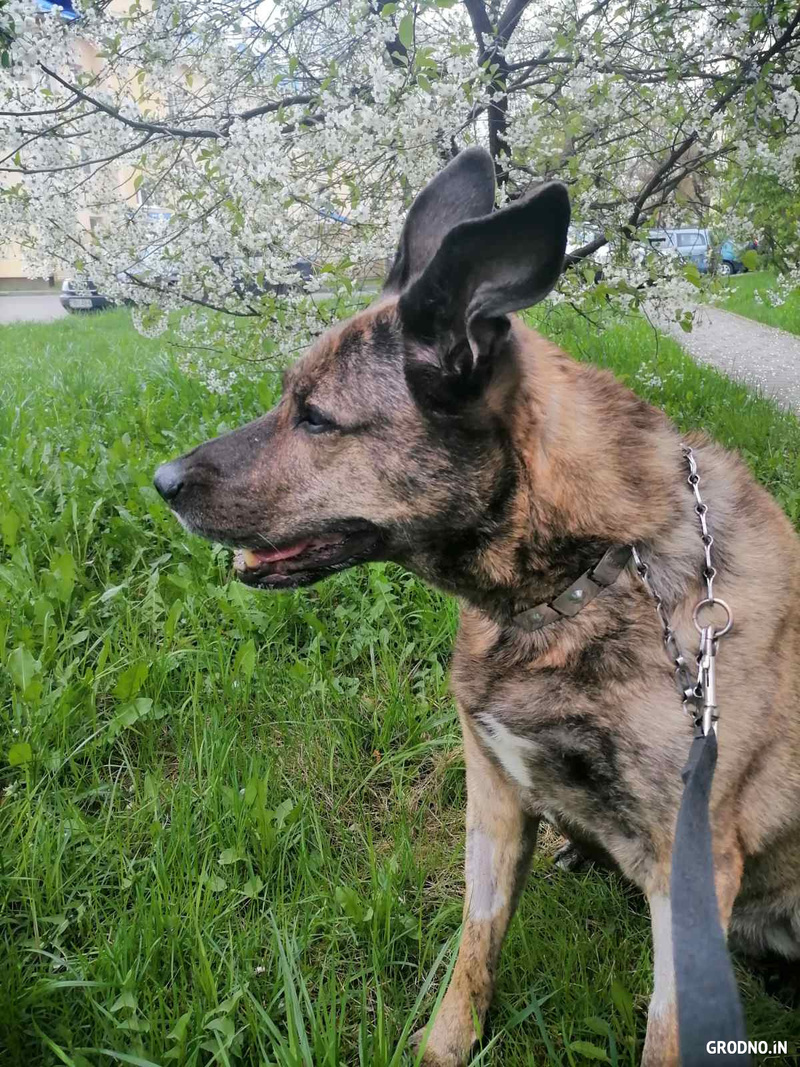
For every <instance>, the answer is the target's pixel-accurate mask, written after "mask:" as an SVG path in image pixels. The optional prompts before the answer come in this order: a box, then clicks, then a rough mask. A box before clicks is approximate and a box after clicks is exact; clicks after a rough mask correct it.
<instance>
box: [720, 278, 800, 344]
mask: <svg viewBox="0 0 800 1067" xmlns="http://www.w3.org/2000/svg"><path fill="white" fill-rule="evenodd" d="M776 283H777V279H776V276H775V275H774V274H772V273H771V272H769V271H754V272H753V273H752V274H737V275H735V276H734V277H732V278H724V279H720V284H721V285H722V286H724V289H725V290H726V291H727V292H728V293H729V295H728V296H727V297H726V298H725V299H723V301H722V302H721V303H720V305H719V306H720V307H721V308H724V309H725V310H726V311H735V312H736V313H737V315H744V316H745V317H746V318H748V319H755V320H756V322H763V323H766V325H767V326H777V327H779V328H780V329H781V330H788V331H789V333H796V334H800V289H793V290H792V292H791V293H789V296H788V298H787V300H786V301H785V302H784V303H783V304H778V305H777V306H775V307H773V306H772V303H771V299H770V295H769V294H770V292H771V291H772V290H773V289H775V288H776ZM773 299H774V298H773Z"/></svg>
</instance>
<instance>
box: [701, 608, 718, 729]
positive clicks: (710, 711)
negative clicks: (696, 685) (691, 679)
mask: <svg viewBox="0 0 800 1067" xmlns="http://www.w3.org/2000/svg"><path fill="white" fill-rule="evenodd" d="M700 691H701V693H702V698H701V700H702V704H701V708H700V716H699V719H698V720H697V721H696V722H695V728H696V730H695V737H708V735H709V733H710V731H711V730H713V731H714V733H716V732H717V720H718V718H719V716H718V715H716V714H715V712H716V710H717V632H716V630H715V629H714V627H713V626H704V627H703V629H702V631H701V634H700ZM698 730H699V732H697V731H698Z"/></svg>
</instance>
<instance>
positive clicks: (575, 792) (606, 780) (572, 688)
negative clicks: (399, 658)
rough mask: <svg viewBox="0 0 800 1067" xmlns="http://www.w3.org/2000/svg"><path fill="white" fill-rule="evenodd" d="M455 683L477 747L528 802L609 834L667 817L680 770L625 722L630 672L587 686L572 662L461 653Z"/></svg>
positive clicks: (637, 696) (639, 831)
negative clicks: (524, 661) (507, 661)
mask: <svg viewBox="0 0 800 1067" xmlns="http://www.w3.org/2000/svg"><path fill="white" fill-rule="evenodd" d="M640 677H641V676H640ZM667 684H669V679H668V678H667ZM453 688H454V690H455V693H456V697H457V699H458V702H459V706H460V708H461V710H462V712H463V714H464V715H465V717H466V718H467V721H468V724H469V727H470V729H471V730H472V731H473V732H474V734H475V735H476V737H477V738H478V740H479V742H480V744H481V747H482V748H483V750H484V752H486V754H487V755H488V756H489V758H490V759H491V760H492V762H493V763H494V764H495V765H496V766H498V767H499V768H500V769H501V770H502V772H503V774H504V775H505V776H506V777H507V778H508V779H510V780H511V781H512V782H514V783H515V784H516V785H517V786H518V787H519V788H520V790H521V791H522V793H523V795H524V797H525V802H526V805H527V806H528V807H529V808H530V810H531V811H534V812H537V813H540V814H541V813H545V812H553V813H557V814H561V815H563V816H565V817H566V818H568V819H570V820H572V821H574V822H576V823H579V824H580V825H582V826H583V827H585V828H586V829H588V830H591V831H593V832H594V833H595V834H596V835H597V836H599V837H600V838H602V839H605V840H607V841H608V840H609V838H614V837H617V836H619V837H621V838H622V839H624V840H629V841H630V840H631V839H633V838H642V837H644V838H649V837H650V836H651V831H652V828H653V827H654V826H656V825H658V822H659V820H662V819H665V818H668V812H669V809H670V808H671V806H672V803H673V799H674V798H673V796H672V794H673V792H674V789H673V788H672V786H673V783H672V781H671V776H672V775H673V773H674V775H675V780H678V779H677V771H675V768H674V767H673V766H672V761H671V760H669V759H663V758H661V757H660V755H659V752H658V740H657V738H655V737H654V738H653V744H652V745H651V744H650V743H649V741H648V739H647V738H643V737H642V736H641V735H640V734H637V732H636V731H635V730H632V729H631V720H632V719H635V718H636V714H635V713H634V714H633V715H631V714H630V713H629V712H630V705H633V704H635V703H636V702H637V701H641V686H640V685H639V684H637V683H636V680H635V679H632V681H631V683H630V684H629V685H628V684H624V683H622V682H621V680H620V679H616V680H615V681H614V682H613V684H608V685H590V686H587V685H586V684H585V681H584V680H583V679H582V678H581V677H576V676H575V675H574V674H573V673H571V672H570V671H569V670H566V671H556V670H553V671H535V670H528V669H524V668H520V667H517V668H512V669H509V668H505V667H502V666H501V665H497V664H493V663H492V662H491V661H490V660H489V659H486V658H484V659H481V658H480V657H478V658H475V657H470V656H465V655H463V654H462V655H457V656H456V660H455V662H454V669H453ZM668 697H669V698H672V702H673V703H674V694H672V693H671V692H669V690H668ZM609 843H610V842H609Z"/></svg>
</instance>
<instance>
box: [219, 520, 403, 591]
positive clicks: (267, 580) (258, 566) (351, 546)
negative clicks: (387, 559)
mask: <svg viewBox="0 0 800 1067" xmlns="http://www.w3.org/2000/svg"><path fill="white" fill-rule="evenodd" d="M382 546H383V535H382V533H381V531H380V530H378V529H377V528H376V527H374V526H372V525H371V524H364V525H363V526H359V527H356V528H354V529H338V530H331V531H328V532H325V533H324V534H319V535H315V536H313V537H304V538H301V539H298V540H296V541H283V542H277V543H276V544H274V545H270V546H269V547H268V548H239V549H236V551H235V552H234V556H233V566H234V570H235V572H236V575H237V577H238V578H239V579H240V580H241V581H242V582H244V583H245V585H250V586H255V587H256V588H259V589H291V588H294V587H295V586H298V585H310V584H311V583H312V582H318V581H320V580H321V579H322V578H325V577H326V576H327V575H329V574H332V573H334V572H335V571H340V570H345V569H346V568H348V567H352V566H354V565H355V564H357V563H365V562H367V561H368V560H376V559H379V558H381V548H382Z"/></svg>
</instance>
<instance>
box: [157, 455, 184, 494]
mask: <svg viewBox="0 0 800 1067" xmlns="http://www.w3.org/2000/svg"><path fill="white" fill-rule="evenodd" d="M153 484H154V485H155V487H156V489H157V490H158V491H159V493H160V494H161V496H162V497H163V498H164V499H165V500H166V501H167V503H168V504H174V503H175V500H176V499H177V497H178V494H179V493H180V491H181V489H183V487H184V485H185V484H186V476H185V473H184V470H183V464H182V463H181V461H180V460H177V459H173V460H171V461H170V462H169V463H162V464H161V466H160V467H159V468H158V470H157V471H156V473H155V477H154V478H153Z"/></svg>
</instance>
